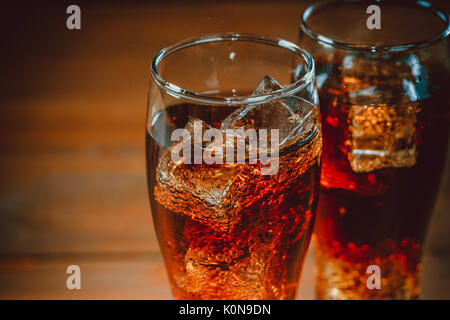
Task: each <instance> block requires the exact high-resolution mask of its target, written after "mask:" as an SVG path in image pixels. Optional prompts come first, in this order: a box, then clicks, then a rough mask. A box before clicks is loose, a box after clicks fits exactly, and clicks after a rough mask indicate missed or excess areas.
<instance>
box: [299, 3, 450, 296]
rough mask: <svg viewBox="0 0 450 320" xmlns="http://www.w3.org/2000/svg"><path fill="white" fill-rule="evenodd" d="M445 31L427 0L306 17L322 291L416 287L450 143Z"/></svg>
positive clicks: (407, 292)
mask: <svg viewBox="0 0 450 320" xmlns="http://www.w3.org/2000/svg"><path fill="white" fill-rule="evenodd" d="M374 4H376V6H377V7H378V8H379V9H380V10H379V13H380V14H379V17H380V19H381V20H380V22H381V23H380V27H381V29H377V28H376V27H375V28H373V26H374V24H376V21H375V20H373V19H374V18H376V16H373V14H376V11H377V8H374V7H373V6H372V5H374ZM369 6H371V7H369ZM368 12H369V13H368ZM369 27H370V28H369ZM449 33H450V27H449V19H448V16H447V15H445V14H443V13H442V12H440V11H439V10H437V9H435V8H434V7H433V6H432V5H431V4H429V3H427V2H425V1H417V2H415V1H377V2H374V1H358V0H357V1H354V0H345V1H325V2H321V3H317V4H313V5H311V6H310V7H308V8H307V9H306V11H305V12H304V13H303V15H302V24H301V35H300V44H301V46H303V47H304V48H306V49H307V50H309V51H310V52H311V54H312V56H313V57H314V59H315V62H316V75H317V85H318V89H319V99H320V105H321V119H322V126H323V139H324V140H323V157H322V172H321V194H320V200H319V206H318V214H317V215H318V217H317V223H316V226H315V230H314V235H313V239H314V246H315V257H316V271H317V272H316V296H317V298H319V299H415V298H418V296H419V293H420V276H421V271H422V264H421V256H422V251H423V244H424V239H425V235H426V230H427V226H428V222H429V219H430V215H431V212H432V211H433V206H434V202H435V198H436V195H437V193H438V190H439V183H440V180H441V176H442V172H443V168H444V164H445V157H446V153H447V145H448V133H449V110H450V98H449V97H450V95H449V94H450V90H449V88H450V87H449V69H450V68H449V52H448V35H449Z"/></svg>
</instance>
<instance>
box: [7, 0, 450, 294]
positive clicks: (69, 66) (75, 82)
mask: <svg viewBox="0 0 450 320" xmlns="http://www.w3.org/2000/svg"><path fill="white" fill-rule="evenodd" d="M30 2H31V1H30ZM307 3H308V2H305V1H292V2H289V1H288V2H282V3H275V2H273V1H251V2H246V3H245V4H243V3H240V2H237V1H236V2H230V1H226V2H224V3H221V2H214V1H213V2H206V1H201V2H198V1H197V2H192V3H186V1H184V2H170V3H161V4H160V3H157V2H150V3H144V2H131V3H127V4H126V5H125V4H121V3H120V2H118V1H113V2H103V3H97V4H90V3H89V2H83V1H81V2H79V1H78V4H79V5H80V7H81V11H82V29H81V30H78V31H69V30H67V28H66V26H65V21H66V18H67V14H66V12H65V11H66V5H67V4H64V3H61V4H57V5H56V4H53V5H51V4H50V3H47V2H44V3H39V4H37V3H34V2H33V3H27V2H22V3H16V4H15V5H14V6H9V7H8V6H7V7H6V8H2V10H1V13H0V21H1V22H0V23H1V25H0V34H1V35H2V38H1V39H2V43H3V47H2V52H1V53H0V58H1V59H0V60H1V62H0V66H1V68H2V77H1V80H0V81H1V82H0V85H1V89H2V94H1V96H0V177H1V179H0V298H13V299H19V298H25V299H72V298H74V299H79V298H87V299H129V298H130V299H131V298H135V299H169V298H170V297H171V296H170V290H169V287H168V282H167V276H166V273H165V269H164V266H163V264H162V260H161V256H160V254H159V249H158V245H157V242H156V238H155V234H154V230H153V225H152V219H151V214H150V208H149V204H148V198H147V189H146V180H145V157H144V132H145V131H144V130H145V129H144V128H145V116H146V99H147V92H148V87H149V81H150V74H149V67H150V63H151V59H152V57H153V56H154V54H155V53H156V52H157V51H158V50H159V49H160V48H162V47H164V46H166V45H168V44H171V43H173V42H176V41H178V40H182V39H184V38H186V37H189V36H195V35H199V34H205V33H213V32H224V31H236V32H251V33H260V34H268V35H273V36H279V37H283V38H286V39H288V40H292V41H296V40H297V37H298V32H299V31H298V26H299V16H300V12H301V11H302V10H303V9H304V7H305V6H306V4H307ZM443 3H444V2H443ZM444 4H445V3H444ZM447 8H448V5H447ZM449 191H450V175H449V170H447V171H446V174H445V176H444V179H443V184H442V188H441V191H440V194H439V199H438V202H437V205H436V210H435V212H434V215H433V218H432V221H431V226H430V229H429V237H428V240H427V246H426V252H425V257H424V265H425V275H424V281H423V295H422V297H423V298H445V299H450V289H449V288H450V270H449V269H450V268H449V267H450V235H449V232H448V231H449V229H450V215H449V211H450V200H449V195H450V193H449ZM71 264H76V265H79V266H80V267H81V272H82V289H81V290H73V291H70V290H67V289H66V277H67V275H66V273H65V270H66V267H67V266H68V265H71ZM298 297H299V298H302V299H312V298H313V297H314V277H313V258H312V256H311V255H310V254H309V255H308V258H307V261H306V265H305V267H304V272H303V276H302V281H301V286H300V289H299V296H298Z"/></svg>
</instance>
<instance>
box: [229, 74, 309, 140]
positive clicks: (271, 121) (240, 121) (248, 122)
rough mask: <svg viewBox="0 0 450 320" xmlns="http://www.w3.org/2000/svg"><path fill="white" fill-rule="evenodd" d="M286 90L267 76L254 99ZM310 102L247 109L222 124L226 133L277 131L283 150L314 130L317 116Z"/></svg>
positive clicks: (273, 103)
mask: <svg viewBox="0 0 450 320" xmlns="http://www.w3.org/2000/svg"><path fill="white" fill-rule="evenodd" d="M282 88H283V87H282V86H281V85H280V84H279V83H278V82H277V81H276V80H275V79H274V78H272V77H271V76H265V77H264V78H263V79H262V80H261V82H260V83H259V84H258V86H257V87H256V89H255V91H254V92H253V93H252V95H261V94H269V93H271V92H273V91H276V90H280V89H282ZM316 110H317V108H316V107H315V106H314V105H313V104H311V103H310V102H308V101H306V100H304V99H302V98H300V97H295V96H290V97H287V98H282V99H278V100H274V101H271V102H267V103H264V104H257V105H248V106H245V107H242V108H239V109H238V110H236V111H235V112H233V113H232V114H231V115H229V116H228V117H227V118H226V119H225V120H224V121H223V122H222V124H221V126H220V128H221V129H222V130H226V129H239V128H243V129H269V130H270V129H278V130H279V145H280V146H283V145H285V144H286V143H287V142H290V141H292V138H293V137H295V136H297V135H298V133H300V132H304V133H306V132H309V131H311V130H312V129H313V128H314V124H315V123H314V121H313V120H314V112H316Z"/></svg>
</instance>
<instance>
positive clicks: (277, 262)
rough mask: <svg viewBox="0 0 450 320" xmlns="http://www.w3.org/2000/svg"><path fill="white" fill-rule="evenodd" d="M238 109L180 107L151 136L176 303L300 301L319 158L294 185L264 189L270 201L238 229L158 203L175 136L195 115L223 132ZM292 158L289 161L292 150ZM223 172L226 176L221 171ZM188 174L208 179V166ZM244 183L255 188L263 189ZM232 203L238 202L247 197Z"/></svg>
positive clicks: (158, 221)
mask: <svg viewBox="0 0 450 320" xmlns="http://www.w3.org/2000/svg"><path fill="white" fill-rule="evenodd" d="M233 110H234V108H229V107H211V106H199V105H191V104H179V105H173V106H170V107H168V108H166V109H165V110H164V111H162V112H161V113H160V114H159V115H157V116H154V117H153V118H154V119H156V120H155V121H154V122H153V125H152V127H151V128H149V132H147V134H146V154H147V174H148V188H149V197H150V203H151V209H152V214H153V219H154V225H155V228H156V233H157V237H158V241H159V244H160V248H161V252H162V255H163V258H164V262H165V265H166V268H167V270H168V275H169V280H170V284H171V288H172V293H173V296H174V298H176V299H293V298H295V294H296V290H297V286H298V281H299V277H300V272H301V267H302V263H303V259H304V256H305V253H306V250H307V248H308V244H309V240H310V236H311V233H312V226H313V222H314V218H315V210H316V207H317V199H318V189H319V178H320V169H319V156H317V157H315V158H314V159H313V160H314V161H313V162H312V164H311V165H310V166H309V167H308V168H304V169H305V170H304V173H303V174H302V175H301V176H300V177H298V178H296V179H295V180H292V181H290V182H289V184H288V185H286V183H285V182H284V181H283V180H282V179H281V178H280V179H279V181H280V182H279V183H278V184H272V185H271V186H270V190H262V193H261V194H263V196H258V195H255V201H250V202H248V201H247V203H249V204H248V205H246V206H243V207H238V217H239V220H238V222H236V224H235V226H234V227H233V228H232V229H230V230H226V231H225V230H218V229H216V228H214V227H211V226H212V225H213V221H211V222H210V223H209V222H208V221H206V223H202V221H199V220H198V219H195V214H196V213H195V212H189V210H185V212H181V213H180V212H174V211H172V210H169V209H168V208H166V207H165V206H164V205H162V204H161V203H160V202H159V201H158V200H157V199H158V194H156V193H157V190H158V188H157V187H158V175H159V173H158V172H157V170H158V164H159V162H160V161H161V157H162V155H163V154H164V153H165V152H167V147H168V146H169V145H170V143H169V141H168V139H170V138H168V137H170V134H169V133H170V132H171V130H173V129H175V128H184V126H185V125H186V123H187V122H188V119H189V117H188V116H191V117H192V116H193V117H196V118H199V119H201V120H203V121H205V122H207V123H208V124H210V125H212V126H214V127H216V128H218V127H219V125H220V123H221V121H222V120H223V119H225V118H226V117H227V116H228V115H229V114H230V113H231V112H232V111H233ZM318 139H319V140H320V139H321V137H320V131H319V133H317V134H316V135H315V136H314V137H312V138H311V139H310V140H309V141H307V142H305V143H303V144H302V145H301V146H298V148H312V147H320V146H321V142H320V143H317V142H318V141H319V140H318ZM305 150H308V149H305ZM287 152H288V154H285V155H284V156H285V157H289V154H290V153H289V152H291V151H287ZM319 153H320V152H319ZM294 154H295V150H294V151H292V155H294ZM280 156H281V155H280ZM302 165H304V164H303V163H302V162H297V164H296V166H291V167H289V168H280V172H285V171H286V170H288V171H292V170H299V168H300V167H301V166H302ZM215 166H216V167H215V169H217V170H218V172H220V170H221V167H220V166H221V165H215ZM223 166H225V165H223ZM242 166H250V165H249V164H242ZM181 169H182V170H194V169H195V170H197V172H201V171H202V170H207V165H206V164H195V165H189V166H188V165H186V167H183V168H181ZM181 169H180V170H181ZM282 169H284V170H282ZM294 172H295V171H294ZM199 183H201V182H199ZM241 183H242V184H243V187H245V186H248V187H249V188H251V187H254V186H255V185H256V184H258V183H260V182H259V181H258V180H253V181H252V180H249V181H242V182H241ZM241 189H242V188H237V190H241ZM170 196H172V195H170ZM173 196H176V195H175V194H174V195H173ZM180 196H181V198H183V196H182V195H180ZM231 196H232V197H234V196H235V197H236V199H238V198H239V196H240V195H238V194H232V195H231ZM180 201H184V200H180ZM182 205H183V206H186V203H183V204H182ZM236 206H238V205H237V204H236ZM192 207H194V205H193V206H192Z"/></svg>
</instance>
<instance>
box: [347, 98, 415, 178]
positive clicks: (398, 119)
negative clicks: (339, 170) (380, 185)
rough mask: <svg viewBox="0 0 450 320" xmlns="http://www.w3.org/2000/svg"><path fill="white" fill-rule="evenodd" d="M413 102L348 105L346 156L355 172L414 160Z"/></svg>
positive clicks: (409, 162)
mask: <svg viewBox="0 0 450 320" xmlns="http://www.w3.org/2000/svg"><path fill="white" fill-rule="evenodd" d="M417 109H418V107H417V104H416V103H410V104H406V105H397V106H388V105H377V106H359V105H352V106H351V107H350V110H349V139H348V141H347V144H348V147H349V152H348V155H347V156H348V160H349V162H350V165H351V167H352V170H353V171H355V172H369V171H373V170H377V169H382V168H388V167H394V168H398V167H411V166H413V165H415V164H416V142H415V125H416V113H417V111H418V110H417Z"/></svg>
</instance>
